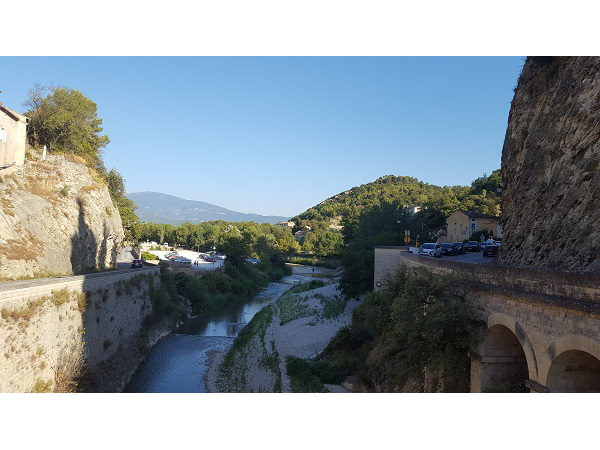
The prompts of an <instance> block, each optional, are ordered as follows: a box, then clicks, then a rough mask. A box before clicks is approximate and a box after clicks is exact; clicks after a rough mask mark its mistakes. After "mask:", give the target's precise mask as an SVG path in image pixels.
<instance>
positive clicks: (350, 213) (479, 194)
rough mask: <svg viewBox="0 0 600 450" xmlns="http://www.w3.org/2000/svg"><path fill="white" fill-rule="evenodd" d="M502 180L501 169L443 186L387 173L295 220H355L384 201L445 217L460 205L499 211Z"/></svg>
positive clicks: (472, 209)
mask: <svg viewBox="0 0 600 450" xmlns="http://www.w3.org/2000/svg"><path fill="white" fill-rule="evenodd" d="M501 182H502V180H501V177H500V169H498V170H494V171H493V172H492V173H491V175H489V176H488V175H487V174H484V175H483V176H482V177H480V178H477V179H476V180H475V181H473V183H471V186H444V187H440V186H436V185H433V184H429V183H424V182H422V181H419V180H418V179H416V178H413V177H405V176H394V175H386V176H383V177H380V178H378V179H377V180H375V181H373V182H371V183H367V184H363V185H361V186H357V187H353V188H352V189H350V190H348V191H344V192H341V193H339V194H337V195H334V196H333V197H330V198H328V199H327V200H324V201H323V202H321V203H319V204H318V205H316V206H313V207H312V208H309V209H308V210H306V211H305V212H303V213H302V214H299V215H298V216H296V217H294V218H293V219H292V220H293V221H295V222H297V223H301V221H303V220H305V221H325V220H327V221H329V220H331V219H333V220H334V221H335V220H336V219H337V220H353V219H356V218H357V217H358V216H360V214H361V213H362V212H363V211H364V210H368V209H370V208H372V207H373V206H378V205H381V204H382V203H396V204H400V205H404V206H408V205H419V206H421V207H423V208H427V209H432V210H436V211H438V212H439V213H440V214H441V215H443V216H445V217H447V216H449V215H450V214H452V213H453V212H454V211H456V210H457V209H465V210H469V211H477V212H481V213H484V214H492V215H498V214H499V204H500V201H499V200H500V199H499V196H498V194H497V188H498V187H499V186H500V185H501Z"/></svg>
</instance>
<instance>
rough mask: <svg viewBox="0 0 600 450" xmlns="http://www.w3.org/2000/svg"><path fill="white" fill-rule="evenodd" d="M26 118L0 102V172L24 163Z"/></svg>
mask: <svg viewBox="0 0 600 450" xmlns="http://www.w3.org/2000/svg"><path fill="white" fill-rule="evenodd" d="M26 142H27V117H25V116H24V115H22V114H19V113H16V112H14V111H12V110H11V109H8V108H7V107H6V106H3V105H2V103H1V102H0V170H2V169H5V168H7V167H10V166H12V165H13V164H14V165H18V166H22V165H23V163H24V162H25V144H26Z"/></svg>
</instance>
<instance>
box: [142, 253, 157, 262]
mask: <svg viewBox="0 0 600 450" xmlns="http://www.w3.org/2000/svg"><path fill="white" fill-rule="evenodd" d="M142 258H144V259H146V260H148V261H152V260H157V259H159V258H158V256H156V255H155V254H154V253H150V252H142Z"/></svg>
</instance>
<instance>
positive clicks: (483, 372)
mask: <svg viewBox="0 0 600 450" xmlns="http://www.w3.org/2000/svg"><path fill="white" fill-rule="evenodd" d="M400 264H404V265H406V266H409V267H418V266H426V267H428V268H429V269H430V270H432V271H433V272H434V273H439V274H443V273H452V274H457V275H461V276H463V277H464V278H465V279H466V280H469V281H470V284H471V285H472V286H473V288H472V289H470V293H469V300H470V301H471V302H472V306H473V309H474V310H475V313H476V314H477V316H478V317H479V318H481V319H483V320H484V321H486V322H487V332H486V336H485V339H484V340H483V342H481V343H480V344H479V345H478V347H477V348H476V349H473V350H472V351H471V354H470V356H471V392H494V391H506V390H509V391H512V390H516V391H523V390H525V391H526V390H527V389H528V390H529V391H530V392H600V277H598V275H597V274H586V273H572V272H556V271H550V270H541V269H533V268H519V267H507V266H500V265H496V264H485V265H481V264H471V263H461V262H455V261H452V260H450V259H435V258H429V257H423V256H418V255H414V254H411V253H409V252H408V251H406V248H403V247H375V277H374V284H375V286H374V287H375V289H380V288H381V286H382V285H383V283H384V282H385V277H386V274H388V273H390V272H392V271H393V270H394V269H396V268H397V267H398V266H399V265H400Z"/></svg>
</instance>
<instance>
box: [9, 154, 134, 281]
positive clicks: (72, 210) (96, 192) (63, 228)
mask: <svg viewBox="0 0 600 450" xmlns="http://www.w3.org/2000/svg"><path fill="white" fill-rule="evenodd" d="M72 159H73V158H65V157H63V156H61V155H50V156H49V157H48V158H47V159H46V160H45V161H37V162H36V161H26V162H25V165H24V166H23V167H22V168H20V169H19V170H18V171H16V172H14V173H12V174H10V175H7V176H2V173H1V172H0V280H2V279H5V280H6V279H17V278H27V277H39V276H51V275H67V274H80V273H84V272H88V271H92V270H102V269H107V268H111V267H114V265H115V264H116V257H117V251H118V249H119V248H120V247H121V245H122V242H123V237H124V235H123V227H122V225H121V218H120V216H119V212H118V210H117V208H115V207H114V205H113V203H112V200H111V198H110V195H109V193H108V189H107V188H106V186H105V185H104V184H103V183H102V181H101V180H100V179H99V178H97V175H95V174H93V173H91V172H90V170H89V169H88V168H87V167H86V166H85V165H83V164H81V163H79V162H76V161H74V160H72Z"/></svg>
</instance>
